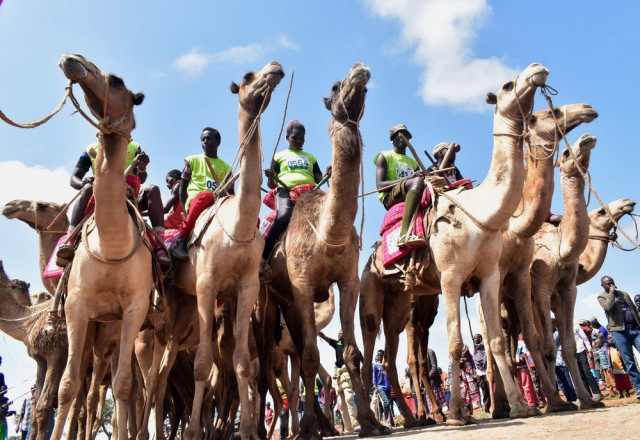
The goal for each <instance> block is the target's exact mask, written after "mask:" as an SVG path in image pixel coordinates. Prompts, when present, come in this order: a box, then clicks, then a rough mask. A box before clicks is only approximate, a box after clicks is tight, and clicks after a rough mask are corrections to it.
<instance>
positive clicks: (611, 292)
mask: <svg viewBox="0 0 640 440" xmlns="http://www.w3.org/2000/svg"><path fill="white" fill-rule="evenodd" d="M600 285H601V286H602V287H603V288H604V292H602V293H601V294H600V295H599V296H598V302H599V303H600V305H601V306H602V308H603V309H604V313H605V315H607V320H608V321H609V335H610V336H611V338H612V339H613V342H614V343H615V346H616V348H617V349H618V351H619V352H620V356H621V357H622V361H623V362H624V364H625V365H626V367H627V371H628V373H629V377H630V378H631V382H633V386H634V388H635V389H636V397H637V398H638V400H640V372H639V371H638V366H637V365H636V362H635V359H634V358H633V347H634V346H635V347H636V349H637V350H638V351H640V313H639V312H638V308H637V307H636V305H635V304H634V303H633V301H631V297H630V296H629V294H628V293H627V292H623V291H622V290H618V288H617V287H616V284H615V282H614V281H613V278H611V277H610V276H608V275H605V276H603V277H602V278H601V280H600Z"/></svg>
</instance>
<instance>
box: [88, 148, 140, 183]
mask: <svg viewBox="0 0 640 440" xmlns="http://www.w3.org/2000/svg"><path fill="white" fill-rule="evenodd" d="M97 150H98V144H91V145H89V146H88V147H87V156H89V159H91V172H93V174H94V175H95V174H96V154H97ZM140 151H142V148H140V144H139V143H137V142H133V141H131V142H129V145H127V158H126V159H125V162H124V169H125V170H126V169H127V168H129V165H131V162H133V159H135V158H136V156H137V155H138V153H139V152H140ZM130 174H133V170H132V171H131V172H130Z"/></svg>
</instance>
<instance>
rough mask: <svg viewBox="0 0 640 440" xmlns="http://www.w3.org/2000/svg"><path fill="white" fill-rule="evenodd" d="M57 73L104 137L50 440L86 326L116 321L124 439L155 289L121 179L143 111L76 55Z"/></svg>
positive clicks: (60, 422) (68, 308) (71, 384)
mask: <svg viewBox="0 0 640 440" xmlns="http://www.w3.org/2000/svg"><path fill="white" fill-rule="evenodd" d="M60 67H61V69H62V70H63V72H64V74H65V76H66V77H67V78H68V79H69V80H70V81H72V82H74V83H78V84H79V85H80V87H81V88H82V90H83V92H84V96H85V101H86V103H87V105H88V106H89V109H90V110H91V113H92V114H93V115H94V116H95V117H96V118H98V119H99V120H100V124H99V125H100V130H101V133H100V135H99V140H100V142H99V143H100V146H99V147H98V153H97V157H96V167H95V168H96V170H95V182H94V197H95V202H96V203H95V213H94V216H93V219H92V220H89V222H87V223H86V224H85V229H84V231H83V234H82V240H83V244H82V245H81V246H79V247H78V250H77V251H76V254H75V257H74V259H73V265H72V267H71V270H70V273H69V281H68V289H67V297H66V302H65V315H66V320H67V328H68V335H69V356H68V360H67V367H66V369H65V373H64V375H63V378H62V383H61V386H60V391H59V394H58V402H59V405H60V406H59V414H58V418H57V420H56V426H55V428H54V431H53V435H52V438H53V439H54V440H58V439H60V438H61V436H62V431H63V428H64V424H65V422H66V420H67V416H68V415H69V410H70V409H71V405H72V403H73V400H74V398H75V397H76V395H77V393H78V390H79V388H80V381H81V380H82V378H83V377H84V375H83V374H82V372H81V371H80V368H81V363H82V353H83V347H84V344H85V335H86V333H87V328H88V327H89V322H90V321H98V322H100V321H113V320H122V332H121V334H120V342H119V359H118V362H117V365H118V371H117V373H116V374H115V375H114V377H113V394H114V397H115V400H116V410H115V413H116V420H117V426H118V437H119V438H125V437H126V436H127V426H128V425H127V411H126V408H127V401H128V400H129V396H130V394H131V389H132V385H133V378H132V367H131V356H132V352H133V344H134V341H135V338H136V335H137V334H138V331H139V330H140V327H141V326H142V324H143V322H144V320H145V317H146V315H147V312H148V309H149V303H150V301H149V299H150V294H151V291H152V286H153V280H152V270H151V252H150V251H149V249H148V248H147V247H146V246H144V245H141V242H142V236H141V235H142V234H141V233H140V231H139V225H137V224H136V222H135V221H134V220H133V219H132V218H131V217H130V216H129V213H128V211H127V205H126V185H125V180H124V171H125V170H124V168H125V155H126V147H127V143H128V142H129V139H130V135H131V131H132V130H133V128H134V126H135V122H134V117H133V106H134V105H138V104H141V103H142V101H143V99H144V95H143V94H134V93H133V92H131V91H130V90H129V89H127V88H126V86H125V85H124V82H123V81H122V79H121V78H119V77H117V76H114V75H110V74H107V73H104V72H102V71H101V70H100V69H98V68H97V67H96V66H95V64H93V63H92V62H90V61H89V60H87V59H86V58H84V57H82V56H81V55H64V56H63V57H62V58H61V60H60ZM143 233H144V230H143Z"/></svg>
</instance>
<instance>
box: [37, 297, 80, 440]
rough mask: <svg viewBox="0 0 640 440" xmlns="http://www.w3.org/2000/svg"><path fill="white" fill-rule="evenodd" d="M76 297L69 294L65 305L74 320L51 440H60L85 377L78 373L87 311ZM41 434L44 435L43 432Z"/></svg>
mask: <svg viewBox="0 0 640 440" xmlns="http://www.w3.org/2000/svg"><path fill="white" fill-rule="evenodd" d="M72 293H73V294H72ZM77 295H78V292H70V293H69V296H68V298H69V299H67V304H66V316H67V317H70V316H73V317H74V318H76V319H74V320H73V325H71V326H70V325H68V324H67V336H68V338H69V355H68V358H67V366H66V368H65V370H64V374H63V376H62V380H61V383H60V389H59V391H58V417H57V418H56V424H55V427H54V428H53V434H52V435H51V438H52V439H53V440H60V438H62V430H63V428H64V425H65V422H66V421H67V416H68V415H69V410H70V409H71V405H72V404H73V401H74V399H75V397H76V395H77V394H78V390H79V388H80V385H81V381H83V380H84V377H85V375H84V374H83V372H82V371H80V364H81V363H82V354H83V351H84V350H83V349H84V341H85V336H86V334H87V327H88V326H89V320H88V318H86V313H85V310H87V309H86V308H85V305H84V304H83V303H82V302H81V301H79V300H78V298H77ZM69 321H71V320H69ZM43 428H44V426H43ZM42 433H44V431H43V430H42Z"/></svg>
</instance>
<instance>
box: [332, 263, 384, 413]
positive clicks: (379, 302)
mask: <svg viewBox="0 0 640 440" xmlns="http://www.w3.org/2000/svg"><path fill="white" fill-rule="evenodd" d="M341 295H342V292H341ZM359 308H360V310H359V312H360V330H361V331H362V342H363V344H364V358H363V360H362V382H363V386H364V389H365V391H366V397H367V400H366V403H367V405H368V404H369V390H370V389H371V384H372V383H373V369H372V362H373V350H374V348H375V344H376V336H377V335H378V331H379V330H380V323H381V322H382V312H383V309H384V290H383V286H382V285H381V284H380V282H379V281H378V280H377V279H376V277H375V276H374V275H373V274H372V273H371V272H369V270H368V268H365V270H364V271H363V272H362V283H361V285H360V306H359ZM343 333H344V329H343ZM354 389H355V388H354ZM358 399H360V397H358Z"/></svg>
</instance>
